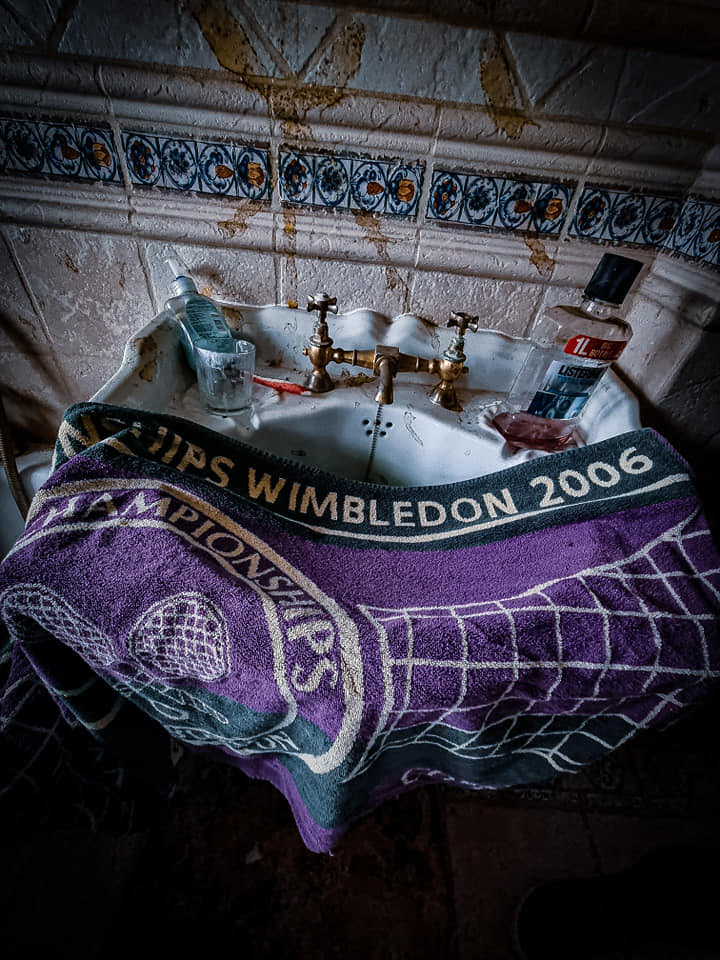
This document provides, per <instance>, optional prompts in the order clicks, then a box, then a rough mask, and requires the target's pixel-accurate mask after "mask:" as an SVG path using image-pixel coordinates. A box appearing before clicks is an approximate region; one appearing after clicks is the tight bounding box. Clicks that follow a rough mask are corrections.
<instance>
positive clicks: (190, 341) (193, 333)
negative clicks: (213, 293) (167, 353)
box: [165, 260, 234, 370]
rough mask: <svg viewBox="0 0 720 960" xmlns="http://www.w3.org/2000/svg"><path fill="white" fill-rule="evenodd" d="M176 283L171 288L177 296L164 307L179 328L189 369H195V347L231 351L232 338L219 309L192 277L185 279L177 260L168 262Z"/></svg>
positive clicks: (173, 282)
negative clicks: (205, 295) (200, 289)
mask: <svg viewBox="0 0 720 960" xmlns="http://www.w3.org/2000/svg"><path fill="white" fill-rule="evenodd" d="M165 262H166V264H167V266H168V267H169V269H170V272H171V274H172V276H173V277H174V280H173V281H172V283H171V284H170V288H171V290H172V292H173V294H174V296H173V297H171V298H170V299H169V300H168V301H167V303H166V304H165V308H166V309H167V310H169V311H170V312H171V313H172V314H173V316H174V317H175V319H176V320H177V321H178V324H179V325H180V329H181V331H182V345H183V349H184V351H185V357H186V358H187V362H188V363H189V364H190V367H191V368H192V369H193V370H194V369H195V346H196V345H197V346H202V347H208V348H210V349H212V350H218V351H223V350H228V349H229V350H232V348H233V342H234V341H233V335H232V333H231V332H230V328H229V327H228V325H227V321H226V320H225V317H224V316H223V315H222V313H221V311H220V308H219V307H218V306H217V305H216V304H214V303H213V302H212V300H210V299H209V298H208V297H204V296H203V295H202V294H201V293H199V292H198V289H197V287H196V286H195V283H194V282H193V280H191V278H190V277H188V276H185V274H184V273H183V272H182V269H181V267H180V265H179V263H178V261H177V260H166V261H165Z"/></svg>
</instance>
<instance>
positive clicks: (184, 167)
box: [158, 140, 199, 190]
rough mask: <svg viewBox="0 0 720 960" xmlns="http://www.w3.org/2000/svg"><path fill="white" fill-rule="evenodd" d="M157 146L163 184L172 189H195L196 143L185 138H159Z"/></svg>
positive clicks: (196, 174) (196, 182) (196, 172)
mask: <svg viewBox="0 0 720 960" xmlns="http://www.w3.org/2000/svg"><path fill="white" fill-rule="evenodd" d="M158 146H159V153H160V169H161V171H162V178H163V184H164V186H166V187H170V188H171V189H174V190H197V189H198V175H199V174H198V159H197V144H195V143H193V142H192V141H187V140H159V141H158Z"/></svg>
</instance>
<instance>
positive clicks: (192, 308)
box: [185, 299, 230, 339]
mask: <svg viewBox="0 0 720 960" xmlns="http://www.w3.org/2000/svg"><path fill="white" fill-rule="evenodd" d="M185 315H186V317H187V318H188V322H189V323H190V326H191V327H192V328H193V332H194V333H195V335H196V336H198V337H200V338H202V339H206V338H208V337H209V338H213V339H214V338H217V337H222V338H224V339H227V337H228V336H229V335H230V334H229V331H228V329H227V326H226V325H225V322H224V320H223V318H222V315H218V311H217V308H216V307H215V305H214V304H213V303H210V302H209V301H203V300H199V299H198V300H190V301H189V302H188V304H187V305H186V307H185Z"/></svg>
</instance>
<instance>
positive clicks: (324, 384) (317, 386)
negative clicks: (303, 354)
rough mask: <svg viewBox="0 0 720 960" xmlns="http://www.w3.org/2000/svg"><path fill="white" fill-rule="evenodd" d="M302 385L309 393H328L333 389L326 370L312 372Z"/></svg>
mask: <svg viewBox="0 0 720 960" xmlns="http://www.w3.org/2000/svg"><path fill="white" fill-rule="evenodd" d="M304 385H305V387H306V388H307V389H308V390H309V391H310V392H311V393H329V391H330V390H332V389H334V387H335V384H334V383H333V381H332V378H331V376H330V374H329V373H328V372H327V370H313V372H312V373H311V374H310V376H309V377H308V378H307V379H306V381H305V384H304Z"/></svg>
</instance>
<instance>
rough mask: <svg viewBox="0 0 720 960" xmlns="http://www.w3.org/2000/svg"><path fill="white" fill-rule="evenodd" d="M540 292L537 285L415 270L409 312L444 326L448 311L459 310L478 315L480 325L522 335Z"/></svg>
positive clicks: (447, 318)
mask: <svg viewBox="0 0 720 960" xmlns="http://www.w3.org/2000/svg"><path fill="white" fill-rule="evenodd" d="M540 293H541V288H540V286H539V285H537V284H520V283H514V282H511V281H502V280H494V279H492V278H490V277H473V276H463V275H461V274H452V273H438V272H434V271H433V272H430V271H418V272H417V273H416V274H415V277H414V281H413V287H412V296H411V299H410V308H409V312H410V313H414V314H417V316H419V317H422V318H424V319H426V320H432V321H433V322H434V323H436V324H437V325H438V326H440V327H445V326H447V321H448V320H449V319H450V313H451V311H463V312H465V313H469V314H471V315H472V316H478V317H479V318H480V326H481V327H484V328H488V329H493V330H500V331H501V332H502V333H508V334H510V335H512V336H522V335H523V334H524V333H525V331H526V329H527V327H528V323H529V321H530V319H531V318H532V317H533V316H534V313H535V310H536V307H537V303H538V298H539V296H540ZM468 336H472V334H468Z"/></svg>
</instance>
